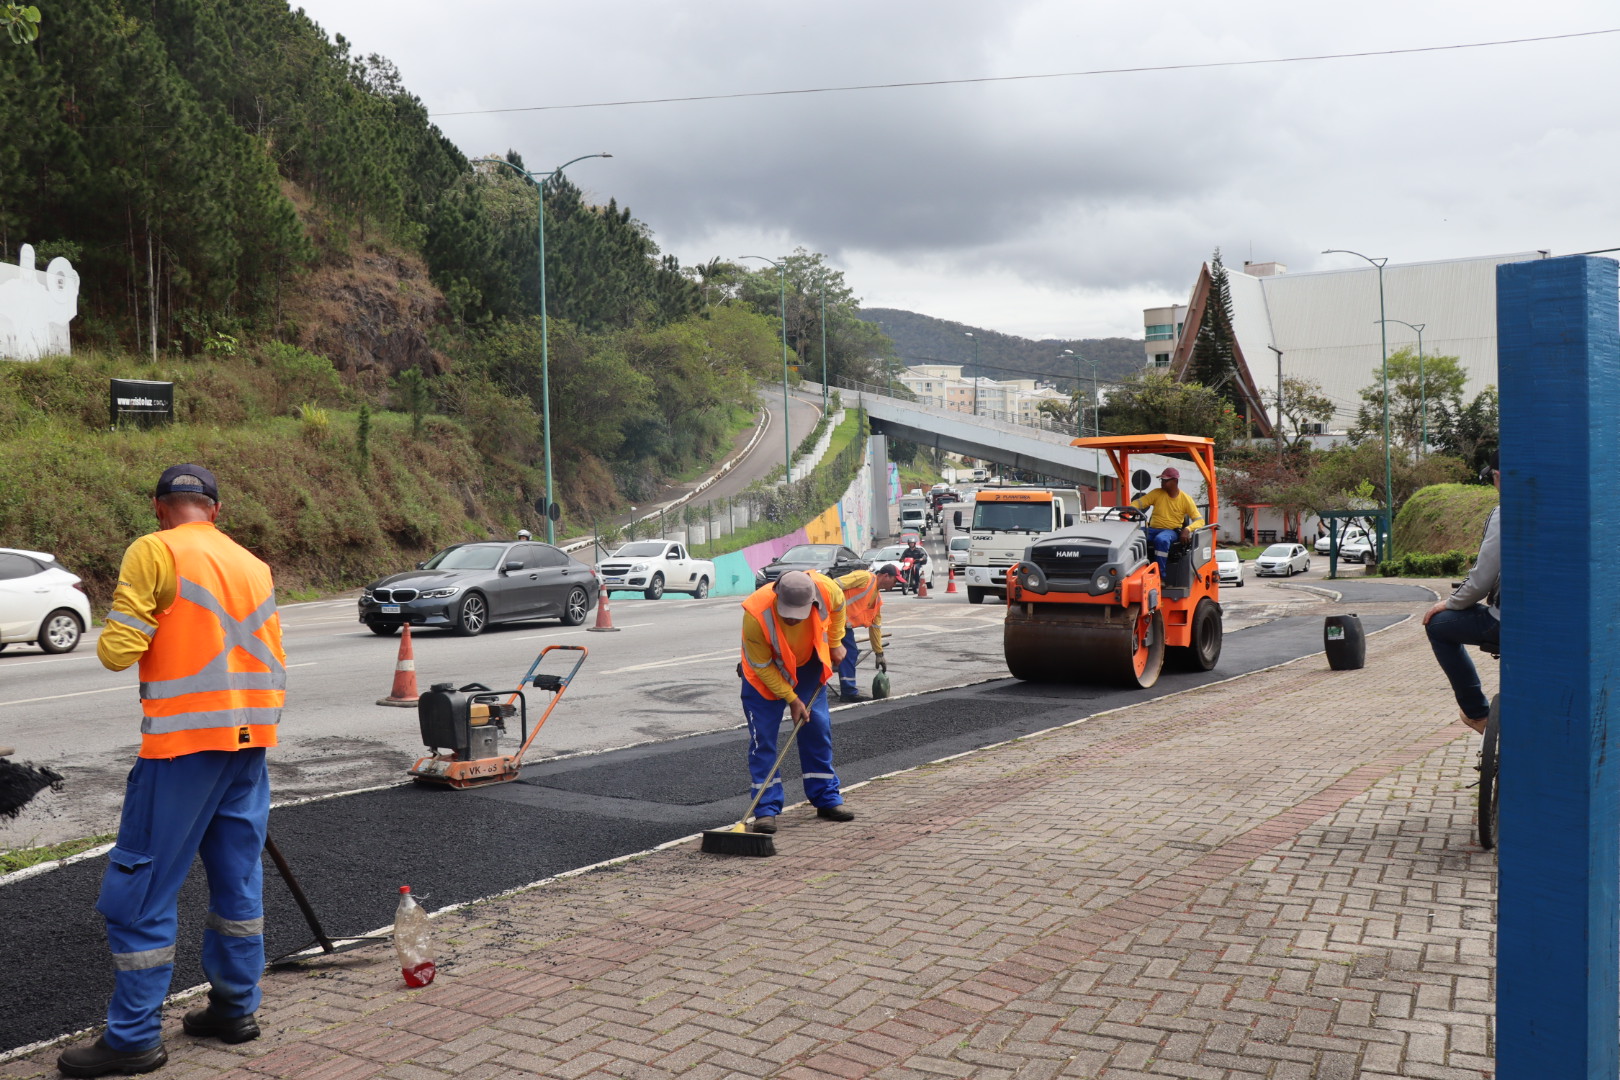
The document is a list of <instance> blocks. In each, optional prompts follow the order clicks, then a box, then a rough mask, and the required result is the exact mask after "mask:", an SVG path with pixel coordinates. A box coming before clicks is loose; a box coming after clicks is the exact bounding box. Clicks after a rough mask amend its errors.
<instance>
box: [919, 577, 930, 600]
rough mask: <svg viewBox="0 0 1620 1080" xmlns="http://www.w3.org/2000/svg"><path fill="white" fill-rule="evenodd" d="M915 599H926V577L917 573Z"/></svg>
mask: <svg viewBox="0 0 1620 1080" xmlns="http://www.w3.org/2000/svg"><path fill="white" fill-rule="evenodd" d="M917 599H919V600H927V599H928V575H927V574H923V573H919V574H918V575H917Z"/></svg>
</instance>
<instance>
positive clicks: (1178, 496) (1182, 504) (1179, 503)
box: [1131, 487, 1204, 529]
mask: <svg viewBox="0 0 1620 1080" xmlns="http://www.w3.org/2000/svg"><path fill="white" fill-rule="evenodd" d="M1131 505H1132V506H1138V507H1141V508H1142V509H1143V510H1146V509H1147V508H1148V507H1150V506H1151V507H1152V508H1153V516H1152V517H1151V518H1150V519H1149V520H1148V524H1149V525H1150V526H1152V527H1153V528H1155V529H1179V528H1181V527H1182V522H1184V521H1186V520H1187V519H1188V518H1192V527H1193V528H1195V529H1199V528H1202V527H1203V525H1204V512H1203V511H1202V510H1200V509H1198V504H1197V503H1195V502H1193V498H1192V496H1191V495H1189V494H1187V493H1186V492H1185V491H1178V492H1176V493H1175V494H1174V495H1171V494H1170V493H1169V492H1168V491H1166V490H1164V488H1162V487H1160V488H1154V489H1153V490H1152V491H1150V492H1148V493H1147V494H1146V495H1143V496H1142V497H1141V498H1139V499H1136V500H1135V501H1133V502H1132V503H1131Z"/></svg>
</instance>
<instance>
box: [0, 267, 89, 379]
mask: <svg viewBox="0 0 1620 1080" xmlns="http://www.w3.org/2000/svg"><path fill="white" fill-rule="evenodd" d="M78 314H79V272H78V271H77V270H75V269H73V264H72V263H70V262H68V261H67V260H66V259H63V258H60V257H58V258H55V259H52V260H51V262H50V265H49V266H47V267H46V268H45V269H44V270H36V269H35V268H34V247H33V245H32V244H24V245H23V246H22V249H21V250H20V251H19V252H18V253H17V262H16V265H13V264H11V263H0V359H6V360H38V359H39V358H40V357H42V356H60V355H65V354H67V353H69V352H71V351H72V343H71V342H70V340H69V338H68V323H70V322H72V321H73V319H74V318H75V317H76V316H77V315H78Z"/></svg>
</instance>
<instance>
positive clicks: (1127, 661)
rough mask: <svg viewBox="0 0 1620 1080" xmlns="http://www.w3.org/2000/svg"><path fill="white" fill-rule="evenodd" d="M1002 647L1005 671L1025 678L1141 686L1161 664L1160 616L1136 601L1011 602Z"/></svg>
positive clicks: (1151, 679) (1156, 675) (1154, 676)
mask: <svg viewBox="0 0 1620 1080" xmlns="http://www.w3.org/2000/svg"><path fill="white" fill-rule="evenodd" d="M1026 608H1028V609H1030V613H1026ZM1002 649H1003V652H1004V654H1005V656H1006V659H1007V669H1008V670H1009V671H1011V672H1012V674H1013V677H1014V678H1018V679H1023V680H1025V681H1026V682H1078V683H1113V684H1116V685H1121V686H1128V687H1135V688H1140V689H1146V688H1147V687H1150V686H1152V685H1153V684H1154V683H1155V682H1157V681H1158V679H1159V671H1160V670H1161V668H1162V667H1163V665H1164V617H1163V616H1162V615H1161V614H1160V613H1159V612H1157V611H1155V612H1152V613H1150V614H1148V615H1147V616H1145V617H1144V616H1143V614H1142V611H1141V606H1140V605H1137V604H1132V605H1131V606H1129V607H1126V608H1116V607H1112V606H1104V605H1100V604H1098V605H1091V604H1042V603H1034V604H1022V603H1014V604H1011V605H1009V606H1008V608H1007V621H1006V623H1005V624H1004V625H1003V628H1002Z"/></svg>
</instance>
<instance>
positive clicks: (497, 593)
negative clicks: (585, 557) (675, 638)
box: [360, 541, 600, 637]
mask: <svg viewBox="0 0 1620 1080" xmlns="http://www.w3.org/2000/svg"><path fill="white" fill-rule="evenodd" d="M599 591H600V587H599V585H598V584H597V580H596V571H594V570H592V569H591V568H590V567H589V566H587V565H586V564H585V563H582V562H580V561H579V560H578V559H575V558H571V557H570V556H569V555H567V554H566V553H564V552H563V551H561V550H560V549H558V548H555V547H552V546H551V545H550V544H540V543H535V542H534V541H520V542H517V543H511V542H506V541H497V542H479V543H471V544H456V545H454V546H452V547H448V548H445V549H444V550H443V551H441V552H439V553H438V554H437V555H435V556H433V558H431V559H429V560H428V561H427V562H425V563H418V564H417V566H416V569H415V570H407V571H405V572H404V573H401V574H391V575H389V576H388V577H385V578H380V579H379V580H377V581H374V582H372V583H371V584H370V585H367V586H366V587H365V590H364V591H363V592H362V594H361V596H360V621H361V622H363V623H365V624H366V626H367V627H368V628H369V629H370V630H371V632H372V633H374V634H381V635H384V636H386V635H388V634H392V633H394V632H395V631H397V630H398V629H399V628H400V627H401V626H403V625H405V624H406V623H410V624H411V625H412V626H442V627H445V628H447V629H450V630H454V631H455V632H456V633H458V634H463V635H466V636H469V637H470V636H472V635H474V634H481V633H483V632H484V630H485V629H486V628H487V627H489V626H491V625H493V624H495V623H504V622H526V621H528V620H530V619H558V620H560V621H561V622H562V624H563V625H564V626H578V625H579V624H580V623H582V622H584V621H585V617H586V616H587V615H589V614H590V613H591V609H592V608H594V607H595V606H596V600H597V595H598V593H599Z"/></svg>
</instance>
